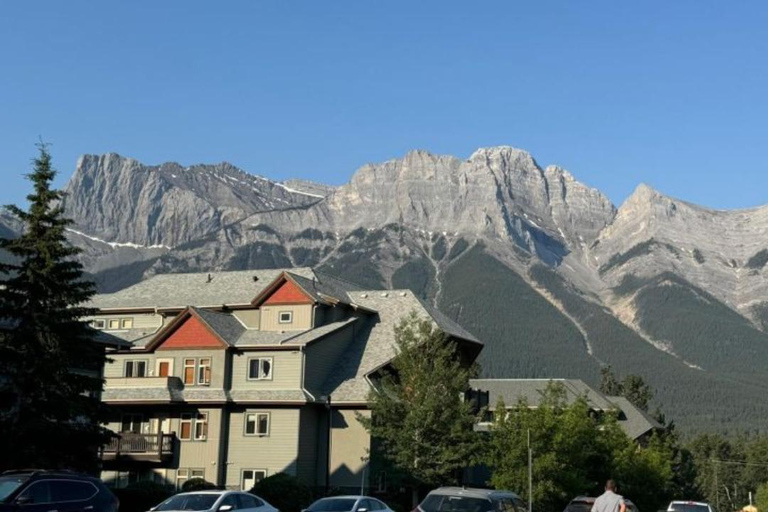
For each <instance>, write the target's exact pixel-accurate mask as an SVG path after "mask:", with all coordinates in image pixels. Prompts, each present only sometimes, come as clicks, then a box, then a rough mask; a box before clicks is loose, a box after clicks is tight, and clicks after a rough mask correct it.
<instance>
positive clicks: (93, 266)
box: [0, 146, 768, 428]
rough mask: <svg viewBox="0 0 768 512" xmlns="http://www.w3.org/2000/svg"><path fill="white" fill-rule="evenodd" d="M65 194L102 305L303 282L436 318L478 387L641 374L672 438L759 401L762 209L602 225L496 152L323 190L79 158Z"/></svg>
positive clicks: (640, 216) (632, 204) (410, 159)
mask: <svg viewBox="0 0 768 512" xmlns="http://www.w3.org/2000/svg"><path fill="white" fill-rule="evenodd" d="M67 192H68V193H69V196H68V198H67V200H66V204H65V206H66V209H67V213H68V214H69V215H70V216H71V217H72V218H73V219H74V220H75V222H76V226H74V227H73V230H72V232H71V233H70V236H71V240H72V242H73V243H75V244H76V245H78V246H80V247H82V248H83V249H84V253H83V255H82V260H83V262H84V264H85V265H86V267H87V268H88V269H89V271H90V272H92V273H93V275H94V276H95V278H96V279H97V281H98V283H99V285H100V286H101V288H102V290H106V291H109V290H114V289H117V288H119V287H122V286H126V285H128V284H130V283H131V282H135V281H136V280H138V279H141V278H142V277H145V276H147V275H149V274H152V273H157V272H180V271H205V270H211V269H242V268H255V267H272V268H275V267H288V266H320V267H322V268H325V269H326V270H329V271H332V272H339V273H344V274H345V275H346V276H348V277H349V278H351V279H353V280H356V281H359V282H361V283H363V284H365V285H368V286H371V287H376V286H394V287H408V288H411V289H413V290H414V291H415V292H416V293H418V294H420V295H422V296H423V297H425V298H427V299H428V300H430V301H432V302H433V303H435V304H438V305H440V307H441V308H443V309H444V310H445V311H447V312H449V313H450V314H451V315H452V316H453V317H454V318H455V319H457V320H459V321H460V322H462V323H464V324H465V325H467V326H468V327H470V328H471V329H472V330H474V331H475V333H476V334H477V335H479V336H480V337H481V338H483V339H484V341H485V342H486V346H487V348H486V350H485V351H484V355H483V356H482V360H481V363H482V364H483V367H484V368H485V371H486V374H487V375H490V376H497V377H499V376H502V377H516V376H519V377H580V378H584V379H586V380H588V381H591V382H593V383H594V382H595V381H596V380H597V378H598V375H599V367H600V365H603V364H611V365H613V366H614V367H615V368H617V369H618V370H619V371H620V372H621V371H625V372H634V373H640V374H644V375H645V376H646V378H648V380H650V381H651V383H652V384H654V385H656V387H657V388H658V389H659V398H660V400H661V401H662V402H664V403H665V405H671V406H672V407H675V408H677V409H678V410H679V411H681V413H680V414H681V415H682V416H683V417H681V418H678V417H677V416H676V417H675V419H676V420H678V421H679V422H680V423H681V424H683V425H685V424H686V421H687V418H699V419H700V418H701V414H700V411H698V410H697V409H696V407H698V406H696V407H693V406H691V404H692V403H693V404H697V403H699V402H696V400H700V401H702V402H701V403H702V404H704V403H706V406H707V407H711V408H712V409H713V410H716V415H715V416H714V417H712V418H710V419H709V420H708V421H704V420H696V421H702V422H703V428H717V425H719V424H721V422H722V423H724V422H726V421H727V422H730V423H728V424H730V425H731V426H733V425H734V423H733V422H734V421H736V420H735V419H734V418H735V417H739V418H741V419H742V420H743V421H745V422H748V421H750V420H749V418H746V417H742V416H743V414H742V413H741V412H739V411H742V410H747V409H749V410H751V411H753V412H754V410H755V409H754V407H753V405H754V403H755V401H759V400H760V397H761V396H763V395H764V393H765V392H766V391H768V378H766V377H751V376H750V377H744V376H743V375H738V374H739V373H744V372H740V370H742V369H746V370H748V372H751V373H755V374H760V371H759V368H761V367H763V366H764V364H766V363H768V335H766V334H765V332H766V331H768V300H766V297H768V293H767V292H768V278H767V277H768V270H766V265H768V206H767V207H763V208H755V209H750V210H741V211H715V210H710V209H707V208H702V207H699V206H695V205H692V204H689V203H686V202H683V201H679V200H676V199H672V198H670V197H667V196H664V195H663V194H661V193H659V192H657V191H654V190H652V189H650V188H649V187H646V186H640V187H639V188H638V189H637V191H636V192H635V193H634V194H633V195H632V196H631V197H630V198H628V199H627V201H625V203H624V204H623V205H621V207H620V208H619V209H618V210H617V209H616V208H615V207H614V206H613V204H611V202H610V201H609V200H608V198H607V197H605V196H604V195H603V194H602V193H601V192H599V191H598V190H596V189H593V188H590V187H588V186H586V185H584V184H582V183H580V182H578V181H577V180H576V179H575V178H574V177H573V176H572V175H571V174H570V173H569V172H568V171H566V170H564V169H562V168H560V167H556V166H549V167H545V168H542V167H540V166H539V165H538V164H537V163H536V161H535V160H534V159H533V157H532V156H531V155H530V154H528V153H527V152H525V151H522V150H519V149H515V148H511V147H506V146H504V147H494V148H483V149H479V150H477V151H476V152H475V153H473V154H472V155H471V156H470V157H469V158H468V159H459V158H456V157H452V156H439V155H433V154H430V153H428V152H424V151H412V152H410V153H408V154H407V155H406V156H405V157H404V158H402V159H395V160H390V161H387V162H384V163H380V164H368V165H365V166H363V167H362V168H360V169H359V170H358V171H357V172H356V173H355V174H354V175H353V177H352V178H351V180H350V182H349V183H347V184H346V185H343V186H340V187H330V186H325V185H321V184H317V183H312V182H306V181H300V180H291V181H288V182H285V183H278V182H274V181H271V180H269V179H266V178H261V177H257V176H253V175H250V174H247V173H245V172H243V171H241V170H239V169H237V168H236V167H234V166H232V165H229V164H226V163H223V164H218V165H198V166H192V167H182V166H180V165H178V164H174V163H167V164H163V165H159V166H146V165H143V164H141V163H139V162H137V161H135V160H132V159H129V158H124V157H121V156H119V155H115V154H107V155H103V156H92V155H88V156H84V157H83V158H81V160H80V162H78V166H77V170H76V172H75V174H74V175H73V177H72V179H71V181H70V183H69V185H68V187H67ZM3 225H5V228H3V227H2V226H3ZM0 229H6V230H9V229H10V230H11V231H13V230H14V229H16V230H17V229H18V226H14V225H12V223H11V222H5V223H4V224H3V220H2V218H0ZM762 373H764V372H762ZM715 388H716V390H715ZM702 389H706V390H708V391H707V392H706V393H705V394H704V395H701V390H702ZM713 390H714V391H713ZM715 401H717V403H715ZM721 402H723V403H726V404H727V405H722V404H721ZM765 409H766V410H765V411H762V412H760V414H763V413H765V414H768V406H766V407H765ZM740 415H741V416H740Z"/></svg>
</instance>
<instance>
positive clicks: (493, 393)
mask: <svg viewBox="0 0 768 512" xmlns="http://www.w3.org/2000/svg"><path fill="white" fill-rule="evenodd" d="M551 382H555V383H560V384H562V387H563V391H564V392H565V401H566V403H567V404H572V403H573V402H574V401H575V400H576V399H578V398H582V397H583V398H585V399H586V400H587V404H588V405H589V408H590V411H592V412H593V413H594V414H595V415H600V414H605V413H609V412H610V413H613V414H615V415H616V419H617V421H618V424H619V426H620V427H621V428H622V430H624V432H625V433H626V434H627V436H629V437H630V439H633V440H635V441H636V442H638V443H641V444H642V443H644V442H645V441H646V440H647V439H648V438H649V437H650V436H651V434H652V433H653V432H654V431H656V430H658V429H660V428H661V425H659V423H658V422H657V421H656V420H654V419H653V418H651V417H650V416H649V415H648V414H647V413H645V412H643V411H642V410H640V409H638V408H637V407H636V406H634V405H633V404H632V403H631V402H630V401H629V400H627V399H626V398H624V397H620V396H606V395H604V394H602V393H600V392H599V391H597V390H596V389H594V388H592V387H591V386H589V385H588V384H586V383H585V382H584V381H581V380H578V379H471V380H470V382H469V385H470V387H471V388H472V390H473V391H475V392H476V393H477V394H481V395H483V396H484V399H483V400H484V402H485V403H483V404H482V405H483V406H486V407H487V410H488V413H487V414H486V421H483V422H480V423H479V424H478V425H477V429H478V430H487V429H488V428H489V426H490V423H491V421H492V420H493V416H494V414H496V405H497V404H498V403H499V399H502V400H503V402H504V404H505V407H506V408H507V409H512V408H514V407H516V406H517V403H518V402H519V400H520V399H524V400H525V401H526V403H527V404H528V406H529V407H538V406H539V404H540V403H541V399H542V398H543V397H544V392H545V390H546V389H547V386H548V385H549V384H550V383H551Z"/></svg>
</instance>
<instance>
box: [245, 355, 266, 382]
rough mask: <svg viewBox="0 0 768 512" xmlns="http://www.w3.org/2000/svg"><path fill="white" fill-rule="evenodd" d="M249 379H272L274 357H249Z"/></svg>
mask: <svg viewBox="0 0 768 512" xmlns="http://www.w3.org/2000/svg"><path fill="white" fill-rule="evenodd" d="M248 380H272V358H271V357H255V358H252V359H249V360H248Z"/></svg>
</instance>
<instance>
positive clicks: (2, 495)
mask: <svg viewBox="0 0 768 512" xmlns="http://www.w3.org/2000/svg"><path fill="white" fill-rule="evenodd" d="M27 480H29V476H27V475H24V476H0V503H3V502H4V501H5V499H6V498H8V496H10V495H11V494H12V493H13V492H14V491H15V490H16V489H18V488H19V487H21V484H23V483H24V482H26V481H27Z"/></svg>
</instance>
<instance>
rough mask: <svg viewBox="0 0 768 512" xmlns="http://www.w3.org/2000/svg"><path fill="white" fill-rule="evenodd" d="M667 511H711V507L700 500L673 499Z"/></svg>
mask: <svg viewBox="0 0 768 512" xmlns="http://www.w3.org/2000/svg"><path fill="white" fill-rule="evenodd" d="M667 512H712V507H711V506H710V504H709V503H704V502H702V501H673V502H672V503H670V504H669V507H667Z"/></svg>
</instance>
